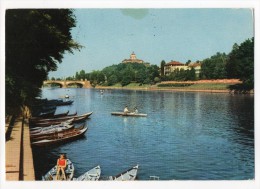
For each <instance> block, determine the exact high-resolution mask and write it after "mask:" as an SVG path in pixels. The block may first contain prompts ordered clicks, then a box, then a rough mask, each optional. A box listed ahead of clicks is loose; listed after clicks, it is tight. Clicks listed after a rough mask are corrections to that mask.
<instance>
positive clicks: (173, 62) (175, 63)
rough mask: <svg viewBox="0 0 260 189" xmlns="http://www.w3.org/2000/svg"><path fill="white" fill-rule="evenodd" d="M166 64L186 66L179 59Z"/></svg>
mask: <svg viewBox="0 0 260 189" xmlns="http://www.w3.org/2000/svg"><path fill="white" fill-rule="evenodd" d="M166 66H185V64H183V63H180V62H177V61H171V62H169V63H167V64H166Z"/></svg>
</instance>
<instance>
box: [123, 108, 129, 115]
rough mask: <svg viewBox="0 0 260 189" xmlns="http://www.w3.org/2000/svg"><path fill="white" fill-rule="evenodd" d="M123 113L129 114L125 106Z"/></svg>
mask: <svg viewBox="0 0 260 189" xmlns="http://www.w3.org/2000/svg"><path fill="white" fill-rule="evenodd" d="M124 113H125V114H127V113H129V110H128V107H127V106H125V109H124Z"/></svg>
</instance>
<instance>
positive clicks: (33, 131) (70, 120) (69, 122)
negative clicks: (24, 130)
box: [30, 118, 74, 134]
mask: <svg viewBox="0 0 260 189" xmlns="http://www.w3.org/2000/svg"><path fill="white" fill-rule="evenodd" d="M73 120H74V118H72V119H69V120H67V121H64V122H61V123H60V124H56V125H50V126H48V127H33V128H30V134H35V133H39V132H42V131H47V130H49V129H54V128H59V127H64V126H68V125H71V124H72V121H73Z"/></svg>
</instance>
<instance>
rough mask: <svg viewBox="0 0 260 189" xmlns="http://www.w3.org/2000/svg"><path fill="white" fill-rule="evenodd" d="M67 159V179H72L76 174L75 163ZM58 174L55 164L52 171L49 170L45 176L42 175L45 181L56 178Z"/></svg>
mask: <svg viewBox="0 0 260 189" xmlns="http://www.w3.org/2000/svg"><path fill="white" fill-rule="evenodd" d="M66 160H67V167H66V169H65V175H66V178H67V179H66V180H72V178H73V176H74V170H75V168H74V165H73V163H72V162H71V161H70V160H69V159H66ZM56 174H57V165H56V166H54V167H53V168H52V169H51V170H50V171H48V173H46V174H45V175H44V176H42V180H44V181H52V180H56Z"/></svg>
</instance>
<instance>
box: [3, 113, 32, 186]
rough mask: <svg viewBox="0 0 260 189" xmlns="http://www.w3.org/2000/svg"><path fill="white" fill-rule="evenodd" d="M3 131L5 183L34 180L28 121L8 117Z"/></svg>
mask: <svg viewBox="0 0 260 189" xmlns="http://www.w3.org/2000/svg"><path fill="white" fill-rule="evenodd" d="M5 131H6V132H5V137H6V142H5V161H6V162H5V168H6V169H5V172H6V181H19V180H24V181H33V180H35V172H34V165H33V155H32V148H31V144H30V131H29V124H28V119H27V118H26V117H25V116H18V117H14V116H8V117H7V118H6V124H5Z"/></svg>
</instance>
